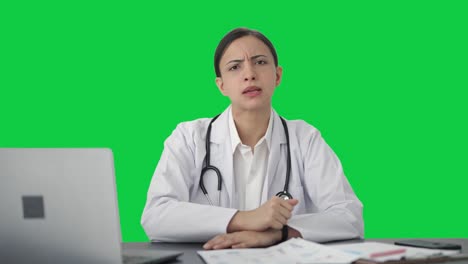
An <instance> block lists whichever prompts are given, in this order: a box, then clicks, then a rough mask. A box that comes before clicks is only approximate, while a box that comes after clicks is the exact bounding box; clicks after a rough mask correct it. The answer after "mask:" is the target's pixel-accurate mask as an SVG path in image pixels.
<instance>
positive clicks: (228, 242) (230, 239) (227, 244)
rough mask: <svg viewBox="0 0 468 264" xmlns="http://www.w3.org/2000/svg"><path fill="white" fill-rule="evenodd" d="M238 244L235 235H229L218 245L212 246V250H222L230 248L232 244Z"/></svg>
mask: <svg viewBox="0 0 468 264" xmlns="http://www.w3.org/2000/svg"><path fill="white" fill-rule="evenodd" d="M237 243H239V241H238V239H237V235H236V234H232V235H231V234H229V235H227V236H225V239H224V240H223V241H221V242H220V243H218V244H216V245H214V246H213V249H223V248H230V247H231V246H232V245H233V244H237Z"/></svg>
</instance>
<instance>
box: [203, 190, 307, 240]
mask: <svg viewBox="0 0 468 264" xmlns="http://www.w3.org/2000/svg"><path fill="white" fill-rule="evenodd" d="M298 203H299V201H298V200H297V199H291V200H283V199H281V198H279V197H276V196H274V197H273V198H271V199H270V200H268V201H267V202H265V203H264V204H263V205H261V206H260V207H259V208H257V209H255V210H251V211H239V212H237V213H236V214H235V215H234V217H233V218H232V219H231V222H230V223H229V225H228V228H227V232H228V233H227V234H222V235H218V236H216V237H214V238H212V239H211V240H210V241H208V242H207V243H206V244H205V245H204V246H203V248H204V249H222V248H244V247H264V246H270V245H273V244H275V243H276V242H279V241H280V240H281V229H282V228H283V226H284V225H286V224H287V221H288V219H289V218H291V215H292V210H293V209H294V206H296V205H297V204H298Z"/></svg>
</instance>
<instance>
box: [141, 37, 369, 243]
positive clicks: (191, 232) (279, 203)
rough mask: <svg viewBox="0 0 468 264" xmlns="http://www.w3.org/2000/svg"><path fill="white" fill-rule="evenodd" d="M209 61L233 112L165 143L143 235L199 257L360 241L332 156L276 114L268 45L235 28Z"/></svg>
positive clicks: (275, 75)
mask: <svg viewBox="0 0 468 264" xmlns="http://www.w3.org/2000/svg"><path fill="white" fill-rule="evenodd" d="M214 62H215V64H214V66H215V72H216V76H217V77H216V85H217V86H218V88H219V90H220V92H221V93H222V94H223V95H224V96H227V97H229V99H230V100H231V105H230V106H229V107H228V108H227V109H226V110H225V111H224V112H223V113H221V114H220V115H219V116H217V117H214V118H202V119H198V120H194V121H190V122H183V123H180V124H179V125H178V126H177V128H176V129H175V130H174V131H173V133H172V135H171V136H170V137H169V138H168V139H167V140H166V141H165V143H164V151H163V153H162V155H161V159H160V160H159V163H158V165H157V167H156V171H155V173H154V176H153V178H152V180H151V184H150V187H149V190H148V197H147V202H146V205H145V208H144V211H143V215H142V219H141V223H142V226H143V228H144V230H145V232H146V234H147V235H148V237H149V238H150V239H151V240H152V241H164V242H206V243H205V244H204V246H203V247H204V248H205V249H222V248H244V247H265V246H270V245H274V244H276V243H278V242H281V241H284V240H286V239H288V238H291V237H302V238H304V239H307V240H311V241H316V242H324V241H330V240H339V239H350V238H358V237H361V238H362V237H363V230H364V228H363V219H362V204H361V202H360V201H359V199H358V198H357V197H356V195H355V194H354V192H353V190H352V188H351V186H350V184H349V182H348V181H347V179H346V177H345V175H344V174H343V169H342V167H341V164H340V161H339V160H338V158H337V157H336V155H335V154H334V152H333V151H332V150H331V149H330V147H329V146H328V145H327V144H326V143H325V141H324V140H323V138H322V137H321V135H320V132H319V131H318V130H317V129H316V128H314V127H313V126H311V125H309V124H307V123H306V122H304V121H302V120H294V121H290V120H284V119H282V117H280V116H279V115H278V114H277V113H276V112H275V111H274V110H273V109H272V104H271V98H272V96H273V93H274V91H275V89H276V87H277V86H278V85H279V84H280V82H281V76H282V72H283V69H282V68H281V67H280V66H278V58H277V54H276V51H275V49H274V47H273V45H272V43H271V42H270V41H269V40H268V39H267V38H266V37H265V36H264V35H263V34H261V33H260V32H258V31H254V30H250V29H246V28H237V29H234V30H232V31H231V32H229V33H228V34H227V35H226V36H224V38H223V39H222V40H221V42H220V43H219V45H218V47H217V49H216V52H215V58H214Z"/></svg>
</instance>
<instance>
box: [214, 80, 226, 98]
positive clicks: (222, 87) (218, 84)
mask: <svg viewBox="0 0 468 264" xmlns="http://www.w3.org/2000/svg"><path fill="white" fill-rule="evenodd" d="M215 83H216V86H218V89H219V91H220V92H221V93H222V94H223V95H224V96H227V95H226V91H225V90H224V86H223V84H224V83H223V79H222V78H221V77H216V79H215Z"/></svg>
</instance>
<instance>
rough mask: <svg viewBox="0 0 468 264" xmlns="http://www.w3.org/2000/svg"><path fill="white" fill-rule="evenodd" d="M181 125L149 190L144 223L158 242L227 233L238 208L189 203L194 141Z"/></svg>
mask: <svg viewBox="0 0 468 264" xmlns="http://www.w3.org/2000/svg"><path fill="white" fill-rule="evenodd" d="M187 134H188V133H187V129H186V128H184V126H182V125H179V126H177V128H176V129H175V131H174V132H173V133H172V135H171V136H170V137H169V138H168V139H167V140H166V141H165V143H164V150H163V153H162V155H161V159H160V160H159V163H158V165H157V167H156V170H155V172H154V175H153V178H152V180H151V183H150V187H149V190H148V196H147V201H146V205H145V208H144V210H143V215H142V217H141V224H142V226H143V229H144V230H145V232H146V234H147V236H148V237H149V238H150V239H151V240H152V241H158V242H205V241H208V240H209V239H211V238H213V237H214V236H216V235H218V234H221V233H226V229H227V226H228V224H229V221H230V220H231V218H232V217H233V216H234V214H235V213H236V212H237V210H235V209H231V208H223V207H217V206H209V205H203V204H197V203H192V202H190V190H191V189H192V188H197V187H198V183H194V179H193V176H192V175H191V173H192V172H193V171H194V169H195V164H194V163H195V162H194V160H195V157H194V155H195V151H194V143H193V138H190V137H189V136H187Z"/></svg>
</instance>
